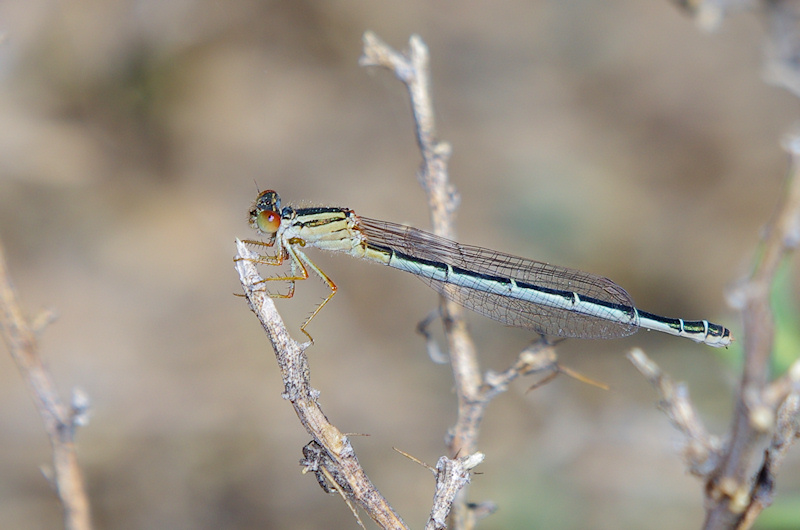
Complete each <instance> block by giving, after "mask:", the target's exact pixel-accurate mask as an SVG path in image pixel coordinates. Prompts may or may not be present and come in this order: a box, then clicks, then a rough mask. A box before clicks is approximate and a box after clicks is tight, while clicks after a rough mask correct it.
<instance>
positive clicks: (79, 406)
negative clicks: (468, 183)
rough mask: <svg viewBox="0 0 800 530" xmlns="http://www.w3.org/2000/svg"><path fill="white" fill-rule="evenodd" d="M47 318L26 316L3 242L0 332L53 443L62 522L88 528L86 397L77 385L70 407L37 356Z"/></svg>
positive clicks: (74, 528) (69, 528)
mask: <svg viewBox="0 0 800 530" xmlns="http://www.w3.org/2000/svg"><path fill="white" fill-rule="evenodd" d="M46 320H48V318H37V319H35V322H37V323H38V324H36V325H35V326H34V325H31V323H30V322H29V321H28V320H27V319H26V318H25V317H24V316H23V314H22V311H21V309H20V307H19V303H18V302H17V297H16V293H15V290H14V286H13V284H12V283H11V278H10V276H9V274H8V270H7V269H6V264H5V258H4V256H3V248H2V245H0V332H2V335H3V338H4V339H5V341H6V344H7V345H8V349H9V351H10V352H11V356H12V357H13V358H14V362H16V364H17V368H18V369H19V371H20V373H21V374H22V377H23V378H24V379H25V382H26V383H27V384H28V389H29V390H30V393H31V396H32V397H33V401H34V403H36V408H37V410H38V411H39V414H40V415H41V417H42V420H43V421H44V428H45V431H46V432H47V436H48V437H49V439H50V445H51V447H52V448H53V476H52V478H53V482H54V485H55V487H56V490H57V491H58V496H59V498H60V499H61V504H62V506H63V509H64V526H65V528H67V530H89V529H91V527H92V523H91V515H90V507H89V498H88V496H87V495H86V488H85V485H84V480H83V474H82V473H81V469H80V466H79V465H78V457H77V454H76V452H75V442H74V439H75V431H76V428H77V427H78V426H79V425H82V424H84V423H85V422H86V420H87V413H88V399H87V398H86V396H85V394H83V392H80V391H78V390H76V391H74V392H73V398H72V402H71V404H70V406H66V405H64V403H62V401H61V399H60V398H59V397H58V391H57V390H56V385H55V383H54V382H53V378H52V377H51V376H50V373H49V372H48V371H47V370H46V369H45V367H44V365H43V363H42V359H41V357H40V356H39V347H38V341H37V337H36V334H37V332H38V331H40V329H41V328H42V327H43V323H44V321H46Z"/></svg>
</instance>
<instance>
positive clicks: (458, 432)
mask: <svg viewBox="0 0 800 530" xmlns="http://www.w3.org/2000/svg"><path fill="white" fill-rule="evenodd" d="M360 64H361V65H362V66H380V67H383V68H386V69H388V70H389V71H391V72H392V73H393V74H394V75H395V76H396V77H397V78H398V79H399V80H400V81H401V82H403V84H404V85H405V86H406V88H407V90H408V93H409V96H410V99H411V108H412V112H413V114H414V121H415V133H416V136H417V143H418V144H419V148H420V152H421V154H422V163H421V165H420V168H419V171H418V174H417V177H418V179H419V181H420V184H421V185H422V188H423V190H424V191H425V192H426V194H427V197H428V207H429V209H430V211H431V222H432V225H433V231H434V233H436V234H437V235H440V236H442V237H446V238H449V239H454V238H455V229H454V228H453V212H454V211H455V209H456V207H457V205H458V198H457V194H456V191H455V188H454V187H453V186H452V184H451V183H450V181H449V177H448V168H447V163H448V160H449V158H450V153H451V148H450V145H449V144H448V143H446V142H440V141H439V140H438V139H437V134H436V128H435V120H434V111H433V103H432V98H431V95H430V94H431V92H430V81H429V72H428V49H427V47H426V46H425V43H424V42H423V41H422V39H421V38H420V37H419V36H417V35H413V36H412V37H411V39H410V41H409V51H408V52H407V53H400V52H398V51H396V50H394V49H392V48H391V47H390V46H388V45H387V44H386V43H385V42H383V41H382V40H381V39H379V38H378V37H377V36H376V35H375V34H374V33H372V32H367V33H365V34H364V52H363V56H362V57H361V60H360ZM440 313H441V316H442V320H443V322H444V327H445V335H446V338H447V346H448V353H449V358H450V365H451V367H452V370H453V378H454V380H455V389H456V394H457V396H458V417H457V419H456V423H455V425H454V426H453V427H452V428H451V429H450V432H449V433H448V446H449V452H450V455H451V456H452V457H455V456H457V455H470V454H473V453H475V452H476V451H477V447H478V435H479V433H480V425H481V420H482V419H483V415H484V413H485V411H486V406H487V405H488V404H489V402H490V401H491V399H492V398H493V397H494V396H495V395H497V394H498V393H500V392H502V391H504V390H505V389H506V388H507V385H508V383H510V382H511V381H512V380H513V379H515V378H516V377H518V376H519V375H521V374H526V373H529V372H530V371H532V370H533V367H535V366H540V365H541V364H543V361H542V359H541V357H542V356H543V355H546V354H545V353H544V352H538V353H536V354H532V353H531V352H530V351H526V352H523V353H522V354H521V355H520V359H519V360H518V362H517V363H516V364H515V365H514V366H513V367H511V368H509V369H508V370H507V371H505V372H502V373H500V374H489V375H487V377H486V378H484V377H482V376H481V372H480V366H479V364H478V357H477V353H476V351H475V345H474V342H473V340H472V337H471V336H470V335H469V332H468V331H467V325H466V322H465V320H464V317H463V310H462V308H461V307H460V306H459V305H457V304H456V303H454V302H452V301H450V300H446V299H443V300H442V304H441V311H440ZM550 353H551V354H552V351H550ZM549 358H550V357H548V359H549ZM550 366H555V363H554V362H551V363H550ZM478 516H479V514H478V510H476V509H474V508H472V507H470V505H468V504H467V503H466V488H464V489H462V490H461V491H460V493H459V496H458V498H457V500H456V503H455V504H454V505H453V512H452V520H451V523H452V527H453V528H457V529H467V528H472V527H474V525H475V521H476V519H477V518H478Z"/></svg>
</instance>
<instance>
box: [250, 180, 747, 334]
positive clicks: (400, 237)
mask: <svg viewBox="0 0 800 530" xmlns="http://www.w3.org/2000/svg"><path fill="white" fill-rule="evenodd" d="M250 225H251V226H252V227H253V228H254V229H256V230H257V231H258V233H259V234H262V235H264V236H266V237H267V238H268V239H267V241H248V243H251V244H257V245H262V246H266V247H273V246H274V248H275V253H274V254H273V255H265V256H261V257H260V259H259V260H258V261H259V263H265V264H269V265H281V264H283V263H284V262H285V261H286V260H287V259H288V260H289V263H290V270H291V273H290V274H289V275H284V276H279V277H273V278H267V279H266V280H265V281H270V280H280V281H286V282H289V289H288V292H286V293H285V294H273V295H272V296H276V297H281V298H291V297H292V296H293V295H294V288H295V282H296V281H298V280H305V279H307V278H308V277H309V271H311V272H313V273H314V274H316V275H318V276H319V277H320V278H322V280H323V281H324V282H325V283H326V284H327V285H328V287H330V289H331V293H330V295H328V297H327V298H325V300H323V302H322V303H321V304H320V305H319V306H317V308H316V309H315V310H314V312H313V313H311V316H309V317H308V319H306V321H305V322H304V323H303V325H302V326H301V327H300V329H301V330H303V332H304V333H306V332H305V328H306V326H307V325H308V323H309V322H310V321H311V319H313V318H314V316H316V315H317V313H319V311H320V310H321V309H322V308H323V307H324V306H325V304H327V303H328V302H329V301H330V300H331V298H333V295H334V294H336V289H337V288H336V284H334V283H333V281H332V280H331V279H330V278H329V277H328V276H327V275H326V274H325V273H324V272H323V271H322V269H320V268H319V267H318V266H317V265H316V264H315V263H314V262H313V261H311V260H310V259H309V258H308V256H306V254H305V252H304V250H303V249H304V248H306V247H316V248H319V249H322V250H330V251H332V252H343V253H345V254H349V255H350V256H353V257H355V258H361V259H365V260H368V261H372V262H375V263H381V264H383V265H388V266H390V267H392V268H395V269H400V270H403V271H406V272H410V273H412V274H414V275H416V276H417V277H419V278H420V279H421V280H423V281H424V282H426V283H427V284H428V285H430V286H431V287H433V288H434V289H436V290H437V291H438V292H439V293H440V294H442V295H443V296H445V297H447V298H449V299H450V300H453V301H455V302H457V303H459V304H461V305H462V306H464V307H466V308H468V309H471V310H473V311H475V312H477V313H480V314H482V315H485V316H487V317H489V318H492V319H494V320H497V321H499V322H502V323H504V324H507V325H510V326H516V327H521V328H526V329H530V330H532V331H535V332H536V333H539V334H541V335H545V336H555V337H575V338H582V339H613V338H618V337H625V336H627V335H630V334H632V333H635V332H636V331H638V330H639V328H645V329H651V330H655V331H661V332H664V333H669V334H670V335H675V336H678V337H685V338H687V339H691V340H693V341H695V342H702V343H704V344H707V345H709V346H714V347H722V346H727V345H729V344H730V343H731V340H732V336H731V332H730V331H729V330H728V329H727V328H725V327H723V326H720V325H718V324H712V323H710V322H708V321H707V320H683V319H681V318H666V317H661V316H658V315H654V314H652V313H646V312H644V311H641V310H639V309H637V308H636V307H635V306H634V305H633V301H632V300H631V297H630V295H628V293H627V292H626V291H625V289H623V288H622V287H620V286H619V285H617V284H616V283H614V282H612V281H611V280H609V279H608V278H603V277H601V276H596V275H594V274H590V273H587V272H581V271H578V270H574V269H568V268H565V267H558V266H555V265H549V264H547V263H542V262H540V261H534V260H530V259H525V258H520V257H516V256H512V255H509V254H504V253H502V252H497V251H496V250H489V249H485V248H480V247H474V246H469V245H462V244H460V243H456V242H455V241H450V240H449V239H445V238H442V237H439V236H436V235H433V234H430V233H428V232H424V231H422V230H418V229H416V228H411V227H408V226H403V225H399V224H394V223H389V222H386V221H377V220H375V219H368V218H366V217H361V216H359V215H356V214H355V212H353V211H352V210H349V209H347V208H336V207H329V208H326V207H319V208H292V207H291V206H284V207H283V208H281V200H280V197H279V196H278V194H277V193H276V192H274V191H272V190H267V191H264V192H261V193H260V194H259V195H258V197H257V198H256V202H255V204H254V205H253V208H252V209H251V210H250ZM306 335H308V334H307V333H306Z"/></svg>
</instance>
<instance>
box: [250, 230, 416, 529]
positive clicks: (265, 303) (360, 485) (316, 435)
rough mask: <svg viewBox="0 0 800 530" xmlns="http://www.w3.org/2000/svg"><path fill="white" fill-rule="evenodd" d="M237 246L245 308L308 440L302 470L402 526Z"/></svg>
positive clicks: (253, 257) (380, 519) (384, 521)
mask: <svg viewBox="0 0 800 530" xmlns="http://www.w3.org/2000/svg"><path fill="white" fill-rule="evenodd" d="M237 250H238V254H237V256H236V270H237V271H238V273H239V279H240V281H241V283H242V288H243V289H244V295H245V298H247V301H248V303H249V304H250V309H252V310H253V312H254V313H255V314H256V316H257V317H258V319H259V321H261V325H262V326H263V327H264V331H265V332H266V333H267V336H268V337H269V340H270V342H271V343H272V347H273V349H274V350H275V358H276V359H277V361H278V366H279V367H280V370H281V377H282V379H283V384H284V387H285V391H284V393H283V397H284V398H285V399H287V400H288V401H289V402H290V403H291V404H292V406H293V407H294V410H295V413H296V414H297V417H298V418H299V419H300V423H302V424H303V427H305V429H306V431H308V433H309V434H310V435H311V437H312V438H313V440H314V441H313V442H311V444H309V445H307V446H306V448H305V449H304V451H303V453H304V458H303V460H302V461H301V463H302V464H303V466H304V470H305V471H309V472H314V473H315V474H316V475H317V480H318V481H319V482H320V485H321V486H322V487H323V489H325V491H326V492H329V493H330V492H334V491H338V492H339V493H340V494H341V495H342V496H343V497H344V498H345V499H346V500H347V501H348V504H349V503H350V502H353V503H355V504H357V505H359V506H361V508H363V509H364V511H365V512H367V514H368V515H369V516H370V518H372V520H374V521H375V522H376V523H378V524H379V525H380V526H381V527H382V528H407V527H406V525H405V523H404V522H403V520H402V519H401V518H400V516H399V515H398V514H397V513H396V512H395V511H394V509H393V508H392V507H391V506H390V505H389V503H388V502H387V501H386V499H385V498H384V497H383V495H381V493H380V492H379V491H378V490H377V488H376V487H375V486H374V485H373V484H372V481H370V479H369V477H368V476H367V474H366V473H365V472H364V470H363V469H362V468H361V465H360V464H359V463H358V459H357V458H356V454H355V451H354V449H353V447H352V445H351V444H350V440H349V439H348V437H347V435H345V434H343V433H342V432H341V431H340V430H339V429H337V428H336V427H335V426H334V425H333V424H332V423H331V422H330V421H328V418H327V417H326V416H325V414H324V413H323V412H322V409H321V408H320V406H319V403H318V402H317V398H318V397H319V392H318V391H317V390H315V389H314V388H312V387H311V381H310V378H311V374H310V371H309V367H308V358H307V357H306V354H305V349H306V348H307V347H308V346H309V344H308V343H306V344H300V343H298V342H297V341H295V340H294V339H292V337H291V336H290V335H289V332H288V331H287V330H286V327H285V326H284V324H283V319H282V318H281V316H280V315H279V314H278V311H277V309H275V304H274V303H273V301H272V298H270V296H269V293H267V292H266V291H265V290H264V281H263V279H262V278H261V276H260V275H259V274H258V270H257V268H256V263H257V262H258V255H257V254H255V253H254V252H252V251H250V250H249V249H248V248H247V247H246V246H245V244H244V243H242V242H241V241H237Z"/></svg>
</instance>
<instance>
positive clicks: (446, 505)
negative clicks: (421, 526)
mask: <svg viewBox="0 0 800 530" xmlns="http://www.w3.org/2000/svg"><path fill="white" fill-rule="evenodd" d="M484 457H485V455H484V454H483V453H474V454H471V455H467V456H463V457H461V458H456V459H450V458H447V457H444V456H443V457H441V458H440V459H439V461H438V462H437V463H436V469H435V470H434V474H435V475H436V495H435V496H434V498H433V509H432V510H431V515H430V517H429V518H428V523H427V524H426V525H425V528H426V529H428V530H444V529H446V528H447V516H448V514H449V513H450V508H451V506H452V505H453V502H454V501H455V499H456V496H457V495H458V493H459V492H460V491H461V489H462V488H464V486H466V485H467V484H469V477H470V471H472V469H473V468H475V467H476V466H477V465H478V464H480V463H481V462H483V459H484Z"/></svg>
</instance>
